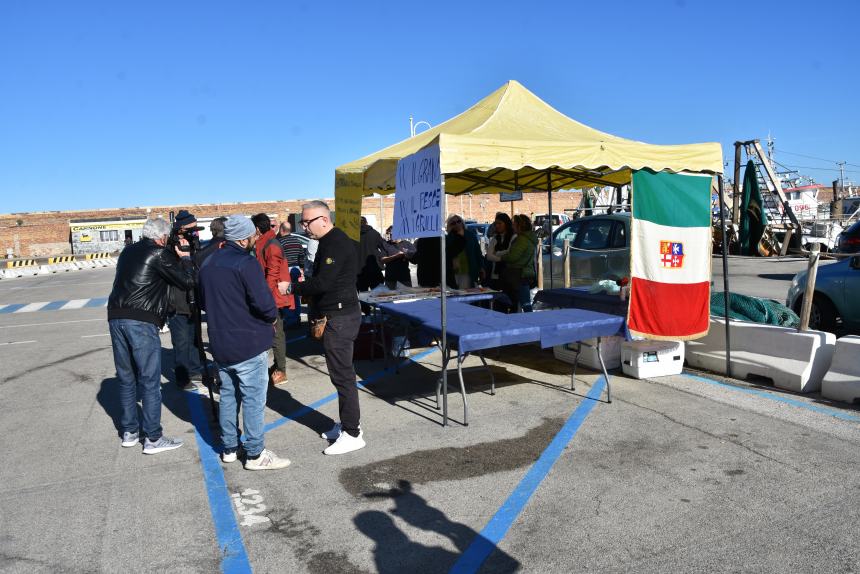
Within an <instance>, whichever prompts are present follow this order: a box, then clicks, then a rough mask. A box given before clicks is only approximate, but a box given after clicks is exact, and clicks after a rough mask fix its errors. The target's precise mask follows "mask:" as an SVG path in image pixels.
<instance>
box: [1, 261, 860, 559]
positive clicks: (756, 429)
mask: <svg viewBox="0 0 860 574" xmlns="http://www.w3.org/2000/svg"><path fill="white" fill-rule="evenodd" d="M716 261H717V259H715V262H716ZM771 272H772V273H778V274H783V275H785V274H788V273H789V272H788V271H784V270H782V268H780V269H779V270H777V271H768V273H771ZM792 274H793V272H792ZM112 278H113V269H112V268H106V269H95V270H87V271H79V272H76V273H64V274H62V275H53V276H48V277H35V278H20V279H15V280H8V281H7V280H3V281H0V363H2V368H0V404H2V405H3V409H4V415H3V417H2V419H0V436H3V437H5V439H6V440H5V444H6V448H5V452H6V460H5V464H3V465H2V467H0V515H2V517H3V519H2V521H0V571H2V572H131V571H134V572H212V571H217V570H219V569H220V570H222V571H224V572H243V571H251V570H253V571H255V572H309V573H320V574H322V573H326V574H330V573H339V572H344V573H345V572H386V573H393V572H477V571H480V572H514V571H521V572H629V571H636V572H667V571H668V572H675V571H682V572H706V571H707V572H714V571H719V572H725V571H731V572H785V571H799V572H857V571H860V547H858V545H857V534H856V533H857V530H858V526H860V505H858V504H857V500H860V472H858V471H860V448H858V447H860V409H857V408H852V407H849V406H846V405H840V404H837V403H830V402H827V401H825V400H823V399H821V397H819V396H817V395H803V396H801V395H794V394H791V393H787V392H784V391H779V390H775V389H772V388H770V387H768V386H765V385H759V384H756V383H754V382H745V381H734V380H727V379H724V378H720V377H716V376H711V375H708V374H707V373H693V372H689V373H687V374H685V375H679V376H672V377H661V378H658V379H654V380H641V381H640V380H634V379H630V378H627V377H625V376H623V375H622V374H621V373H612V377H611V384H612V391H613V402H612V403H611V404H607V403H605V402H601V401H599V400H596V398H597V397H599V396H604V397H605V395H600V391H602V390H603V387H604V385H605V381H604V380H603V378H602V377H601V376H599V375H597V374H596V373H593V372H591V371H588V370H587V369H580V370H579V372H578V373H577V377H578V382H577V385H576V390H575V391H571V390H570V371H569V366H568V365H567V364H565V363H562V362H560V361H557V360H555V359H554V358H553V355H552V352H551V351H549V350H540V349H539V348H537V347H535V346H513V347H507V348H505V349H503V350H502V351H501V352H499V353H495V352H491V353H490V354H489V355H488V360H489V362H490V365H491V368H492V369H493V371H494V374H495V377H496V383H497V392H496V395H495V396H491V395H490V394H489V392H488V389H489V385H488V377H487V375H486V373H485V372H482V370H481V369H478V368H470V369H469V370H467V378H466V381H467V391H468V398H469V401H470V409H471V410H470V423H471V424H470V425H469V426H468V427H465V426H462V425H460V424H459V422H458V421H460V420H462V400H461V397H460V395H459V393H458V392H453V393H452V394H451V396H450V402H449V405H450V409H451V414H452V416H453V418H454V421H453V422H452V424H451V425H449V426H448V427H442V426H441V424H440V422H441V417H440V414H439V413H438V411H436V409H435V408H434V407H435V402H434V400H433V393H434V386H435V381H436V377H437V374H438V372H439V365H440V355H439V353H438V352H436V351H433V350H431V349H426V350H421V351H420V352H416V354H415V355H414V356H413V359H412V360H409V361H406V362H405V363H404V364H403V365H402V366H401V368H400V372H399V373H395V372H393V369H388V370H386V369H385V368H384V366H383V363H382V361H381V360H377V361H358V362H357V363H356V370H357V371H358V373H359V377H360V378H361V379H362V380H363V381H364V384H365V388H364V390H363V391H362V393H361V406H362V427H363V429H364V432H365V437H366V439H367V442H368V446H367V448H365V449H363V450H360V451H357V452H355V453H350V454H348V455H343V456H339V457H326V456H324V455H323V454H322V449H323V448H324V447H325V446H326V444H327V443H326V442H325V441H324V440H322V439H320V438H319V432H320V431H322V430H325V429H327V428H328V426H330V425H331V422H332V417H336V413H337V404H336V400H335V399H334V396H333V387H332V386H331V385H330V383H329V381H328V377H327V374H326V370H325V361H324V359H323V357H322V356H321V355H320V352H321V347H320V346H319V345H318V344H317V343H315V342H313V341H310V340H308V339H307V338H304V337H303V333H302V332H301V331H296V332H295V333H294V334H292V336H291V338H290V339H289V340H290V344H289V345H288V355H289V358H288V364H289V367H290V369H289V373H288V374H289V378H290V382H289V384H287V385H286V386H285V387H283V388H278V389H274V390H271V391H270V393H269V397H268V408H267V412H266V422H267V434H266V441H267V447H268V448H271V449H272V450H274V451H275V452H277V453H278V454H279V455H282V456H287V457H289V458H290V459H291V460H292V461H293V463H292V465H291V466H290V467H289V468H287V469H285V470H282V471H276V472H258V473H252V472H247V471H245V470H243V469H242V467H241V466H240V464H239V463H234V464H231V465H222V463H221V462H220V461H219V459H218V456H217V448H218V445H217V438H216V437H217V428H215V427H213V426H212V424H211V414H210V405H209V399H208V397H205V396H201V395H198V394H194V393H190V392H183V391H180V390H179V389H178V388H177V387H176V386H175V385H174V384H173V383H172V382H171V381H170V380H169V379H170V374H171V368H170V365H171V351H170V337H169V335H163V336H162V344H163V358H164V361H163V363H164V364H163V372H164V374H165V377H164V383H163V400H164V407H163V416H162V424H163V425H164V428H165V433H166V434H169V435H172V436H181V437H183V438H184V439H185V445H184V446H183V447H182V448H181V449H179V450H176V451H172V452H167V453H163V454H159V455H157V456H143V455H142V454H141V451H140V450H138V449H135V448H133V449H122V448H120V446H119V438H118V434H117V430H116V425H115V420H116V418H117V416H118V412H117V393H116V385H115V378H114V377H115V373H114V368H113V361H112V355H111V351H110V338H109V337H108V336H107V323H106V318H105V317H106V315H105V310H104V308H103V307H102V305H103V298H104V297H106V296H107V294H108V293H109V291H110V286H111V282H112ZM788 279H789V280H790V277H789V278H788ZM766 280H768V281H773V280H772V279H766ZM716 281H717V278H716V277H715V282H716ZM786 288H787V281H786ZM751 294H755V293H751ZM782 296H783V297H784V292H783V294H782ZM774 298H776V299H779V297H774ZM45 302H48V303H49V304H48V305H33V303H45ZM8 305H12V306H14V307H3V306H8ZM19 305H22V306H19ZM12 308H14V309H15V311H16V312H9V311H8V310H9V309H12ZM4 309H5V311H4ZM466 365H467V366H468V367H477V365H479V362H478V360H477V359H468V360H467V362H466Z"/></svg>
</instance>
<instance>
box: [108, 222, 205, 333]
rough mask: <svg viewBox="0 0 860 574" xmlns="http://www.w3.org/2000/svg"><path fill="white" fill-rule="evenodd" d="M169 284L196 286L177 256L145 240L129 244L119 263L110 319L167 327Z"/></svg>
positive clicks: (111, 298) (188, 287)
mask: <svg viewBox="0 0 860 574" xmlns="http://www.w3.org/2000/svg"><path fill="white" fill-rule="evenodd" d="M171 255H174V256H173V257H171ZM169 285H172V286H174V287H177V288H179V289H183V290H188V289H191V288H193V287H194V278H193V277H192V275H191V272H190V271H187V270H185V269H183V266H182V265H181V264H180V262H179V260H178V258H177V257H175V254H171V253H169V252H165V250H164V248H163V247H159V246H158V245H157V244H156V243H155V242H154V241H153V240H151V239H146V238H143V239H141V240H140V241H138V242H137V243H134V244H132V245H129V246H128V247H126V248H125V249H123V250H122V253H120V255H119V260H118V261H117V264H116V276H115V277H114V280H113V290H112V291H111V293H110V297H109V298H108V320H110V319H134V320H136V321H144V322H147V323H153V324H155V325H157V326H158V327H159V328H160V327H162V326H164V319H165V317H166V316H167V303H168V286H169Z"/></svg>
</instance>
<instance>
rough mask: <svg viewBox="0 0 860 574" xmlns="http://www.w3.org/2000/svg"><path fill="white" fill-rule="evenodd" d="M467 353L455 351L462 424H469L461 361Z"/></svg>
mask: <svg viewBox="0 0 860 574" xmlns="http://www.w3.org/2000/svg"><path fill="white" fill-rule="evenodd" d="M468 356H469V353H461V352H459V351H458V352H457V375H458V376H459V377H460V392H461V393H463V426H469V402H468V401H467V400H466V383H464V382H463V361H465V360H466V357H468Z"/></svg>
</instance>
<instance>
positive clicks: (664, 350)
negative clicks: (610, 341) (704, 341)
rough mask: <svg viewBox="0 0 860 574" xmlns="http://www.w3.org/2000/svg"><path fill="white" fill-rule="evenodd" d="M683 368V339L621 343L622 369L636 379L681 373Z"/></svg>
mask: <svg viewBox="0 0 860 574" xmlns="http://www.w3.org/2000/svg"><path fill="white" fill-rule="evenodd" d="M683 369H684V342H683V341H625V342H624V343H623V344H622V345H621V370H622V371H624V374H626V375H630V376H631V377H634V378H636V379H648V378H651V377H663V376H666V375H679V374H681V371H682V370H683Z"/></svg>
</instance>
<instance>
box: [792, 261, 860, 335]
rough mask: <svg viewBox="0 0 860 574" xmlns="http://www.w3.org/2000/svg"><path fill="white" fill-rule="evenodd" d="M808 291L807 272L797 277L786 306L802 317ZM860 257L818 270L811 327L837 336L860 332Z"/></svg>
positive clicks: (810, 319)
mask: <svg viewBox="0 0 860 574" xmlns="http://www.w3.org/2000/svg"><path fill="white" fill-rule="evenodd" d="M805 290H806V271H802V272H800V273H798V274H797V275H795V276H794V279H792V281H791V287H790V288H789V289H788V295H787V296H786V302H785V304H786V306H787V307H789V308H791V309H793V310H794V311H795V312H796V313H798V314H800V309H801V306H802V304H803V297H804V291H805ZM858 293H860V255H855V256H854V257H847V258H845V259H843V260H841V261H838V262H836V263H830V264H828V265H824V266H822V267H819V268H818V273H817V275H816V278H815V294H814V295H813V296H812V308H811V310H810V313H809V328H810V329H816V330H821V331H829V332H831V333H835V332H837V331H843V330H844V331H847V332H850V333H860V297H858V296H857V294H858Z"/></svg>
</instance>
